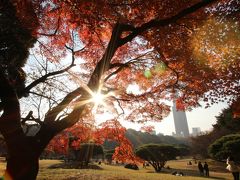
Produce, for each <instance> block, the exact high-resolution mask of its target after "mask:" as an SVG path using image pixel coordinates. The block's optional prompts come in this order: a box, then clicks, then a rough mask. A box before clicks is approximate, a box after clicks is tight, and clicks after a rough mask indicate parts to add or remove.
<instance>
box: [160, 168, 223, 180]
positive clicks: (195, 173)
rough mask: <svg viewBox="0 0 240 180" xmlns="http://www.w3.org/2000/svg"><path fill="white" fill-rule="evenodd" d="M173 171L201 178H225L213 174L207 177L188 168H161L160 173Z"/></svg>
mask: <svg viewBox="0 0 240 180" xmlns="http://www.w3.org/2000/svg"><path fill="white" fill-rule="evenodd" d="M174 172H182V173H183V174H184V176H195V177H203V178H213V179H222V180H224V179H225V178H221V177H215V176H211V174H210V176H209V177H206V176H201V175H200V174H199V172H198V171H196V170H190V169H174V168H171V169H165V168H164V169H163V170H162V173H166V174H169V173H170V174H172V173H174ZM210 173H211V172H210Z"/></svg>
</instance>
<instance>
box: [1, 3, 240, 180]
mask: <svg viewBox="0 0 240 180" xmlns="http://www.w3.org/2000/svg"><path fill="white" fill-rule="evenodd" d="M239 8H240V6H239V1H237V0H207V1H206V0H190V1H178V2H176V1H174V0H153V1H144V0H131V1H125V0H121V1H119V0H111V1H108V0H99V1H77V0H34V1H31V0H22V1H19V0H2V1H1V2H0V11H1V12H0V39H1V41H0V51H1V55H0V62H1V66H0V99H1V101H0V110H1V117H0V131H1V133H2V134H3V136H4V138H5V141H6V144H7V146H8V154H9V159H8V164H7V171H6V176H8V175H11V176H13V178H16V179H17V178H22V179H35V178H36V175H37V171H38V157H39V156H40V154H41V152H42V151H43V150H44V148H45V147H46V146H47V144H48V143H49V142H50V140H51V139H52V138H53V137H54V136H55V135H57V134H59V133H60V132H62V131H63V130H65V129H67V128H72V130H74V129H75V130H76V129H77V127H76V126H77V125H79V126H80V127H81V126H83V125H84V126H86V127H88V128H90V129H91V130H92V131H94V132H96V134H98V135H99V137H102V136H100V135H102V134H103V135H104V137H105V138H106V137H107V136H106V134H107V132H108V131H107V130H109V128H107V127H114V126H115V125H116V124H117V128H116V129H117V130H116V131H115V130H113V129H114V128H110V129H111V131H109V132H112V134H114V135H116V137H113V136H111V138H113V139H118V140H121V142H124V143H121V142H120V146H119V148H117V149H118V150H117V151H116V152H119V153H118V154H119V156H120V157H122V159H123V158H125V157H124V154H122V153H120V151H124V152H125V153H126V149H127V150H128V152H132V151H130V147H131V145H130V144H129V142H128V141H127V140H126V139H125V138H122V137H121V136H119V135H117V132H119V129H121V130H122V132H123V131H124V130H123V129H124V128H122V127H120V126H119V124H118V123H113V122H116V120H119V119H124V120H128V121H131V122H137V123H146V122H149V121H153V122H160V121H161V120H162V119H163V118H164V117H166V116H167V115H168V114H169V112H170V107H169V106H168V105H166V104H165V103H164V101H163V100H171V99H176V102H177V108H178V109H190V108H193V107H196V106H198V102H199V101H201V100H204V101H206V102H207V103H209V104H207V105H206V106H209V105H211V104H212V103H216V102H219V101H224V100H226V101H229V102H232V101H234V100H237V98H238V97H239V92H240V90H239V51H238V49H239V44H240V42H239V41H240V37H239ZM30 48H31V49H30ZM29 52H30V56H29V60H27V57H28V53H29ZM26 60H27V64H26ZM24 65H26V66H24ZM23 97H24V98H23ZM25 97H26V99H25ZM94 97H97V99H98V102H96V101H95V100H96V99H95V98H94ZM20 99H21V100H20ZM100 100H103V101H101V102H100ZM20 107H21V109H20ZM24 107H27V108H25V109H27V110H25V112H23V109H24ZM27 111H29V112H27ZM104 113H106V114H107V113H108V114H111V115H112V117H111V120H110V121H107V123H109V125H107V123H106V124H105V125H103V126H102V127H101V128H102V132H104V133H97V132H98V131H100V130H99V128H95V127H96V126H95V125H96V124H94V120H95V119H96V116H97V114H100V115H101V114H104ZM101 120H103V121H104V120H105V119H104V116H101ZM32 121H33V122H34V123H37V124H38V125H39V128H38V131H37V132H35V133H34V135H32V136H31V137H29V136H27V135H26V134H27V133H25V132H24V131H23V128H22V126H26V125H27V124H28V123H29V122H32ZM75 124H76V125H75ZM73 125H75V127H73ZM91 125H93V126H91ZM80 129H81V128H80ZM109 132H108V133H109ZM64 133H65V132H64ZM93 134H95V133H92V134H91V138H93V137H92V135H93ZM120 135H122V133H120ZM79 136H84V138H85V134H84V133H82V132H81V131H79ZM84 138H83V139H84ZM80 139H81V138H80ZM99 140H102V139H101V138H99ZM63 142H64V141H63ZM121 144H122V145H123V144H125V147H127V148H124V146H121ZM16 146H17V147H19V148H18V149H16V148H15V147H16ZM128 157H132V155H130V153H128ZM22 163H23V164H24V168H25V169H23V166H22ZM19 172H21V173H19Z"/></svg>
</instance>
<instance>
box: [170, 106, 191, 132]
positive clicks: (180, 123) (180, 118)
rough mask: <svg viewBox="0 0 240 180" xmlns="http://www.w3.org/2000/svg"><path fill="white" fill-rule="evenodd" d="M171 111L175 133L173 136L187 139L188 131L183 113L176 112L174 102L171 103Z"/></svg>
mask: <svg viewBox="0 0 240 180" xmlns="http://www.w3.org/2000/svg"><path fill="white" fill-rule="evenodd" d="M172 111H173V119H174V125H175V131H176V134H175V136H179V137H189V129H188V123H187V116H186V113H185V111H180V110H177V108H176V102H175V101H174V102H173V107H172Z"/></svg>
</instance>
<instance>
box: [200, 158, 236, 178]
mask: <svg viewBox="0 0 240 180" xmlns="http://www.w3.org/2000/svg"><path fill="white" fill-rule="evenodd" d="M226 163H227V167H226V169H227V170H228V171H230V172H231V173H232V175H233V179H234V180H240V179H239V171H240V169H239V168H238V166H237V165H236V163H235V162H234V159H233V157H228V158H227V162H226ZM198 169H199V173H200V175H201V176H204V175H205V176H207V177H208V176H209V168H208V164H207V162H205V163H204V165H202V163H201V162H200V161H199V162H198Z"/></svg>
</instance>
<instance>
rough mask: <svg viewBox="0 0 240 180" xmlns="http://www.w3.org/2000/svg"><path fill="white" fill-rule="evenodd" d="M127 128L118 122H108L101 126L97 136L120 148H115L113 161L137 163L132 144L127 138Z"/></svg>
mask: <svg viewBox="0 0 240 180" xmlns="http://www.w3.org/2000/svg"><path fill="white" fill-rule="evenodd" d="M125 132H126V128H124V127H123V126H122V125H121V124H120V123H119V122H118V121H116V120H108V121H106V122H104V123H102V124H100V128H99V129H98V130H97V131H96V133H95V135H96V136H97V137H98V138H100V139H101V140H108V141H115V142H117V143H118V146H117V147H116V148H115V152H114V154H113V159H115V160H118V161H121V162H136V161H138V158H137V157H136V156H135V155H134V152H133V146H132V144H131V142H130V141H129V140H128V139H127V138H126V137H125Z"/></svg>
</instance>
